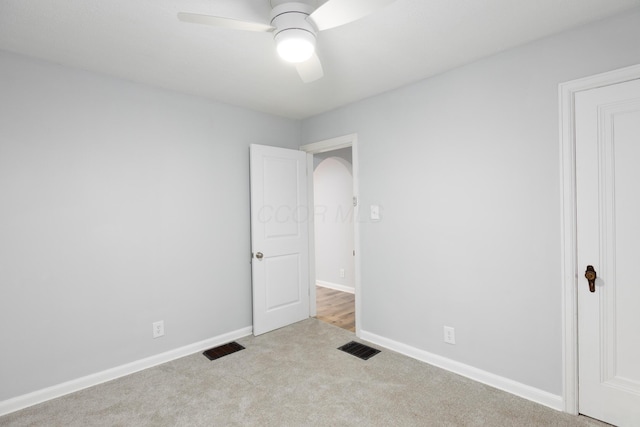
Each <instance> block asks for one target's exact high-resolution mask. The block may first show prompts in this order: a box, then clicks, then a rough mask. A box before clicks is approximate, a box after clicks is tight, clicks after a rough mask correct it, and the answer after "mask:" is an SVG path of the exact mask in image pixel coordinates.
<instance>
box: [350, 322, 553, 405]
mask: <svg viewBox="0 0 640 427" xmlns="http://www.w3.org/2000/svg"><path fill="white" fill-rule="evenodd" d="M359 337H360V338H362V339H363V340H366V341H369V342H371V343H373V344H377V345H379V346H382V347H385V348H388V349H389V350H393V351H395V352H397V353H400V354H404V355H405V356H409V357H412V358H414V359H417V360H420V361H421V362H425V363H428V364H430V365H433V366H437V367H439V368H442V369H445V370H447V371H450V372H453V373H456V374H458V375H462V376H464V377H467V378H470V379H472V380H474V381H478V382H480V383H483V384H486V385H489V386H491V387H495V388H497V389H500V390H502V391H506V392H507V393H511V394H515V395H516V396H520V397H522V398H524V399H528V400H531V401H533V402H536V403H539V404H541V405H544V406H548V407H549V408H552V409H555V410H557V411H564V401H563V398H562V396H559V395H555V394H552V393H549V392H546V391H544V390H540V389H538V388H535V387H531V386H528V385H526V384H522V383H519V382H517V381H513V380H510V379H508V378H504V377H501V376H499V375H496V374H492V373H490V372H487V371H483V370H481V369H478V368H474V367H473V366H469V365H465V364H464V363H460V362H456V361H455V360H451V359H448V358H446V357H442V356H438V355H436V354H433V353H429V352H427V351H424V350H420V349H417V348H415V347H411V346H409V345H406V344H402V343H399V342H397V341H393V340H390V339H388V338H384V337H381V336H379V335H376V334H372V333H371V332H366V331H361V333H360V336H359Z"/></svg>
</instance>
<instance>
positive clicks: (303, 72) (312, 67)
mask: <svg viewBox="0 0 640 427" xmlns="http://www.w3.org/2000/svg"><path fill="white" fill-rule="evenodd" d="M296 69H297V70H298V74H299V75H300V78H301V79H302V81H303V82H305V83H311V82H314V81H316V80H318V79H321V78H322V76H324V71H323V70H322V64H321V63H320V58H318V55H316V54H315V53H314V54H313V55H311V58H309V59H307V60H306V61H304V62H300V63H298V64H296Z"/></svg>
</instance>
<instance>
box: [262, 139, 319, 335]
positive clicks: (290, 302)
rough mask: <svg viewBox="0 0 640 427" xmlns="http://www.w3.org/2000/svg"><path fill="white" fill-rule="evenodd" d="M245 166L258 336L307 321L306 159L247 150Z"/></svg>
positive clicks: (278, 150)
mask: <svg viewBox="0 0 640 427" xmlns="http://www.w3.org/2000/svg"><path fill="white" fill-rule="evenodd" d="M250 160H251V250H252V252H253V257H252V261H251V274H252V287H253V333H254V335H260V334H263V333H265V332H269V331H271V330H274V329H277V328H281V327H283V326H286V325H289V324H291V323H295V322H298V321H300V320H303V319H306V318H308V317H309V243H308V242H309V236H308V212H309V210H308V200H307V182H306V180H307V169H306V168H307V165H306V162H307V159H306V154H305V153H303V152H301V151H297V150H288V149H284V148H278V147H267V146H263V145H251V147H250ZM258 253H260V256H259V257H258Z"/></svg>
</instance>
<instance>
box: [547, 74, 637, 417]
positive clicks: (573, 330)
mask: <svg viewBox="0 0 640 427" xmlns="http://www.w3.org/2000/svg"><path fill="white" fill-rule="evenodd" d="M636 79H640V65H634V66H631V67H626V68H622V69H619V70H615V71H610V72H606V73H602V74H597V75H595V76H591V77H586V78H582V79H579V80H573V81H570V82H567V83H562V84H560V86H559V92H560V177H561V180H562V182H561V187H560V197H561V215H562V217H561V227H560V228H561V255H562V260H561V272H562V311H563V315H562V342H563V347H562V357H563V372H564V375H563V376H564V378H563V399H564V410H565V412H568V413H570V414H574V415H577V414H578V412H579V408H578V280H579V276H578V271H579V270H578V265H577V242H576V220H577V211H576V154H575V148H576V140H575V94H576V93H577V92H581V91H585V90H590V89H595V88H598V87H603V86H609V85H612V84H616V83H624V82H626V81H629V80H636ZM580 278H581V277H580Z"/></svg>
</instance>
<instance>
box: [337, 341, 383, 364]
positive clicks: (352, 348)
mask: <svg viewBox="0 0 640 427" xmlns="http://www.w3.org/2000/svg"><path fill="white" fill-rule="evenodd" d="M338 350H342V351H344V352H345V353H349V354H350V355H352V356H356V357H358V358H360V359H362V360H369V359H370V358H372V357H373V356H375V355H376V354H378V353H380V350H376V349H375V348H372V347H369V346H368V345H364V344H360V343H359V342H355V341H351V342H349V343H346V344H345V345H343V346H342V347H338Z"/></svg>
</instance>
